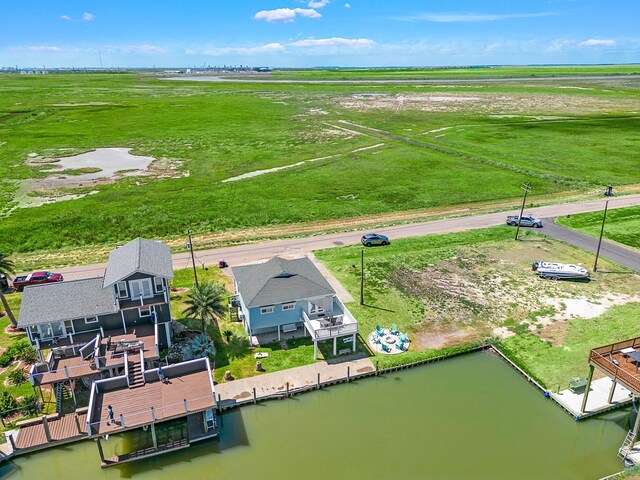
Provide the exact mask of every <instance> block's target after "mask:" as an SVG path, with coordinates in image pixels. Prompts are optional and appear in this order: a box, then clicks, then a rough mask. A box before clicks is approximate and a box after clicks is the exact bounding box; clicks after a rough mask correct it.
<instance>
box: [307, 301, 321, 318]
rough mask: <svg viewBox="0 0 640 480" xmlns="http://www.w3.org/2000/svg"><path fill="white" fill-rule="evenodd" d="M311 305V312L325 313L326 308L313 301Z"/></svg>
mask: <svg viewBox="0 0 640 480" xmlns="http://www.w3.org/2000/svg"><path fill="white" fill-rule="evenodd" d="M310 305H311V306H310V307H309V313H315V314H317V315H322V314H324V308H322V307H320V306H318V305H316V304H315V303H311V304H310Z"/></svg>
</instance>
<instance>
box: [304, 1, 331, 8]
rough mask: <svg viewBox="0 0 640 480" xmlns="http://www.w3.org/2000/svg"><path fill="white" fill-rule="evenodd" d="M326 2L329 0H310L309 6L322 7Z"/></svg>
mask: <svg viewBox="0 0 640 480" xmlns="http://www.w3.org/2000/svg"><path fill="white" fill-rule="evenodd" d="M328 3H329V0H311V1H310V2H309V7H311V8H322V7H326V6H327V4H328Z"/></svg>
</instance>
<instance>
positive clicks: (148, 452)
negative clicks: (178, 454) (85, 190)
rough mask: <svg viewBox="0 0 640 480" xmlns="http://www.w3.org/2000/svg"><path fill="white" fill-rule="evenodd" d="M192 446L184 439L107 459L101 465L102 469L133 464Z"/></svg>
mask: <svg viewBox="0 0 640 480" xmlns="http://www.w3.org/2000/svg"><path fill="white" fill-rule="evenodd" d="M189 446H190V443H189V440H187V439H186V438H183V439H182V440H176V441H175V442H169V443H165V444H163V445H158V448H154V447H149V448H144V449H142V450H137V451H135V452H130V453H124V454H122V455H116V456H114V457H109V458H105V459H104V462H102V464H101V465H100V466H101V467H102V468H108V467H112V466H114V465H119V464H121V463H127V462H133V461H136V460H141V459H143V458H148V457H153V456H155V455H160V454H161V453H165V452H168V451H173V450H181V449H183V448H188V447H189Z"/></svg>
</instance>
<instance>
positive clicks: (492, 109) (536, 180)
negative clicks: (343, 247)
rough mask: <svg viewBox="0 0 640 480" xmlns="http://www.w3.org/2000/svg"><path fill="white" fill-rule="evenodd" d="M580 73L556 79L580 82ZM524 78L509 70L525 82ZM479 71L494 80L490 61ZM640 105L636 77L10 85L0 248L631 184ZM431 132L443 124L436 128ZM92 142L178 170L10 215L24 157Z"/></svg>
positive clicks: (97, 79) (79, 80)
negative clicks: (528, 190) (523, 189)
mask: <svg viewBox="0 0 640 480" xmlns="http://www.w3.org/2000/svg"><path fill="white" fill-rule="evenodd" d="M576 68H578V67H575V68H574V67H566V68H564V69H560V70H561V71H562V72H565V73H563V74H573V73H572V72H574V70H575V71H578V70H580V69H579V68H578V70H576ZM636 69H637V68H636V67H635V66H623V67H619V68H618V67H612V66H610V67H590V68H585V69H583V70H580V71H581V72H582V73H583V74H584V75H596V74H598V75H599V74H605V73H606V72H609V73H615V72H618V73H624V74H631V73H634V72H635V70H636ZM470 70H474V71H476V69H470ZM521 70H522V69H520V68H518V69H512V70H509V71H510V72H511V73H510V74H513V75H516V74H517V75H516V76H521V74H523V73H522V71H521ZM543 70H544V71H547V70H545V69H542V70H541V69H539V68H535V69H533V70H530V71H529V74H531V75H538V74H542V73H541V72H542V71H543ZM560 70H556V69H551V70H549V71H552V72H557V71H560ZM500 71H501V72H503V73H504V71H503V70H500ZM505 71H506V70H505ZM460 72H463V71H462V70H460V71H457V70H456V71H455V73H456V74H458V73H459V74H462V73H460ZM465 72H466V71H465ZM492 72H493V73H492ZM589 72H590V73H589ZM303 73H304V74H307V73H309V74H313V73H314V72H303ZM378 73H379V72H377V71H369V72H363V71H356V72H347V73H344V72H342V73H340V74H341V75H343V74H344V75H354V76H356V77H357V76H358V75H363V74H365V75H369V74H371V75H374V74H375V75H377V74H378ZM414 73H415V72H414ZM476 73H479V74H482V75H485V74H486V75H491V74H493V75H494V76H495V71H494V69H487V71H486V72H485V71H480V69H477V71H476ZM385 74H386V73H385ZM274 75H275V74H274ZM603 82H604V83H603ZM433 98H436V100H433ZM637 111H640V81H638V80H635V79H632V78H629V79H624V78H623V79H616V80H615V81H614V82H613V83H607V82H605V81H603V80H594V81H593V82H590V81H589V80H579V81H578V80H576V81H571V82H567V81H557V82H556V81H552V82H545V83H544V84H540V83H531V84H529V83H526V82H525V83H515V82H511V83H509V82H504V83H502V82H496V83H492V84H482V85H479V84H469V85H465V84H462V85H412V84H395V85H394V84H381V85H333V84H322V85H320V84H318V85H316V84H314V85H306V84H268V83H259V84H249V83H233V84H230V83H229V84H225V83H205V82H172V81H166V80H159V79H157V78H154V77H151V76H141V75H133V74H120V75H115V74H113V75H103V74H87V75H48V76H43V77H30V78H24V76H23V77H18V76H9V75H3V76H0V138H2V141H0V218H2V221H0V249H3V250H4V251H7V252H10V253H21V252H22V253H24V252H38V251H42V252H47V251H49V252H51V251H54V250H55V251H58V250H60V249H63V251H64V249H68V248H78V247H95V246H101V245H106V244H111V245H112V244H114V243H119V242H123V241H126V240H128V239H131V238H134V237H136V236H145V237H153V238H165V239H168V238H172V237H176V236H179V235H183V234H184V232H185V230H186V229H187V228H188V227H189V226H190V227H191V228H192V229H193V231H194V233H209V232H221V231H230V230H251V229H254V228H257V227H261V226H273V225H285V224H292V223H298V222H308V221H317V220H323V219H340V218H345V217H364V216H367V215H371V214H384V213H391V212H396V211H404V210H412V209H427V208H432V207H441V206H447V205H459V204H469V203H473V202H479V201H492V200H493V201H499V200H509V199H515V198H517V197H518V196H519V194H520V185H521V184H522V183H523V182H525V181H528V182H530V183H532V184H533V187H534V192H533V193H534V194H535V195H539V196H544V195H548V194H557V193H559V192H568V191H569V192H583V193H588V192H592V191H593V190H594V189H596V188H598V189H599V188H601V186H602V185H605V184H608V183H613V184H616V185H621V184H629V185H631V184H638V183H640V171H639V170H638V169H637V168H635V167H636V163H634V162H635V157H634V152H635V151H636V150H637V146H638V140H637V138H636V137H637V136H635V135H633V134H632V133H633V132H634V131H635V130H637V128H638V118H637ZM541 116H542V117H544V118H542V117H541ZM547 117H554V118H555V117H562V118H561V119H555V120H554V119H549V118H547ZM345 122H350V123H345ZM372 128H375V129H379V130H377V131H376V130H372ZM439 129H446V130H441V131H440V132H439V133H438V132H434V130H439ZM427 132H430V133H427ZM380 144H383V145H380ZM376 145H378V146H377V147H376V148H371V149H368V150H360V149H362V148H366V147H373V146H376ZM621 146H622V147H624V148H621ZM99 147H130V148H132V149H133V153H135V154H144V155H152V156H154V157H156V158H158V159H160V160H159V162H158V163H159V164H162V163H163V162H165V163H166V162H174V163H173V165H175V166H176V167H175V168H176V169H175V170H172V171H171V172H170V174H168V175H167V174H166V172H161V173H163V174H158V173H157V172H156V174H155V175H151V176H143V177H129V178H124V179H121V180H118V181H117V182H115V183H112V184H93V183H91V182H87V183H86V184H83V185H82V186H80V187H75V188H73V189H62V190H59V191H57V192H52V196H59V195H61V194H65V193H72V194H83V193H84V194H86V193H88V192H97V193H95V194H92V195H88V196H86V197H84V198H81V199H77V200H70V201H61V202H58V203H52V204H47V205H42V206H39V207H32V208H19V207H20V205H21V204H22V202H23V201H24V198H23V197H21V195H24V193H23V184H22V182H24V181H26V180H28V179H42V177H43V176H44V175H46V170H47V168H46V167H45V169H42V168H41V167H40V166H29V165H28V164H27V160H28V159H29V158H37V157H38V156H53V157H59V156H62V155H68V154H71V153H78V152H84V151H89V150H91V149H94V148H99ZM325 157H329V158H325ZM318 158H320V159H321V160H318V161H314V162H310V163H305V164H302V165H299V166H295V167H293V168H289V169H286V170H282V171H279V172H274V173H269V174H264V175H261V176H256V177H253V178H246V179H243V180H239V181H235V182H228V183H221V181H222V180H224V179H227V178H230V177H233V176H237V175H241V174H246V173H249V172H253V171H256V170H263V169H270V168H274V167H280V166H286V165H292V164H295V163H298V162H301V161H308V160H312V159H318ZM77 173H79V172H77ZM174 177H175V178H174ZM31 195H39V196H42V195H43V193H42V192H35V193H31ZM516 201H517V200H514V202H516Z"/></svg>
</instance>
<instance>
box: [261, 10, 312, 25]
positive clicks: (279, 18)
mask: <svg viewBox="0 0 640 480" xmlns="http://www.w3.org/2000/svg"><path fill="white" fill-rule="evenodd" d="M297 15H300V16H301V17H306V18H320V17H322V15H320V14H319V13H318V12H316V11H315V10H314V9H313V8H293V9H291V8H276V9H275V10H261V11H259V12H258V13H256V14H255V15H254V16H253V18H254V19H256V20H264V21H266V22H270V23H276V22H284V23H288V22H293V21H294V20H295V18H296V16H297Z"/></svg>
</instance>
